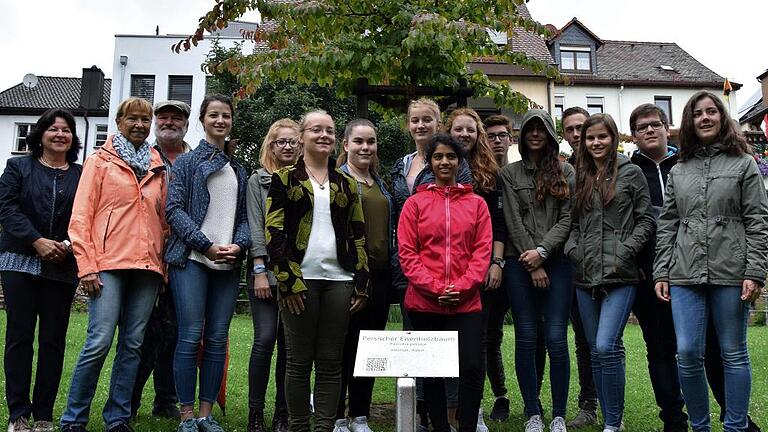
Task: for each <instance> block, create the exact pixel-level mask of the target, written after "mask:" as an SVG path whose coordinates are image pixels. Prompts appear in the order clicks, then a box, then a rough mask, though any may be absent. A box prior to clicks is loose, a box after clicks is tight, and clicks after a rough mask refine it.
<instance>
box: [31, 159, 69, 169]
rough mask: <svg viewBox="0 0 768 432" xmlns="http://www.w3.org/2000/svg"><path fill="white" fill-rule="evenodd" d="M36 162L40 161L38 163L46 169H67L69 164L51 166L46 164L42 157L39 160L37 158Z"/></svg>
mask: <svg viewBox="0 0 768 432" xmlns="http://www.w3.org/2000/svg"><path fill="white" fill-rule="evenodd" d="M37 160H38V161H40V163H41V164H43V165H44V166H47V167H48V168H51V169H66V168H68V167H69V162H64V164H63V165H59V166H53V165H51V164H49V163H48V162H46V161H45V158H44V157H43V156H40V157H39V158H37Z"/></svg>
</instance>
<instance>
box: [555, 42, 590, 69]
mask: <svg viewBox="0 0 768 432" xmlns="http://www.w3.org/2000/svg"><path fill="white" fill-rule="evenodd" d="M560 70H563V71H577V72H591V71H592V49H591V48H590V47H588V46H572V45H561V46H560Z"/></svg>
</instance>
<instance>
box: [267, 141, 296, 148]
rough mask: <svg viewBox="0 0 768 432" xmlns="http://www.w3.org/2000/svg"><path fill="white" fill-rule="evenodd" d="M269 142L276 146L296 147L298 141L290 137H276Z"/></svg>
mask: <svg viewBox="0 0 768 432" xmlns="http://www.w3.org/2000/svg"><path fill="white" fill-rule="evenodd" d="M270 144H272V145H273V146H276V147H283V148H285V147H296V146H297V145H298V144H299V142H298V141H297V140H292V139H276V140H274V141H272V142H271V143H270Z"/></svg>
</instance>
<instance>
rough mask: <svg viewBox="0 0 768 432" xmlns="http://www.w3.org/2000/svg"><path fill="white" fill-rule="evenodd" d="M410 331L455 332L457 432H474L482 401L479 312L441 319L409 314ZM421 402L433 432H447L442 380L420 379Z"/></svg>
mask: <svg viewBox="0 0 768 432" xmlns="http://www.w3.org/2000/svg"><path fill="white" fill-rule="evenodd" d="M409 315H410V319H411V323H412V324H413V329H414V330H429V331H445V330H454V331H458V332H459V407H458V414H457V417H458V420H459V432H475V430H476V427H477V411H478V410H479V409H480V400H481V399H482V397H483V381H484V380H485V371H484V370H483V368H484V362H483V356H482V355H478V354H479V353H481V351H482V349H483V338H482V334H483V314H482V312H476V313H465V314H454V315H443V314H435V313H425V312H409ZM424 399H425V403H426V408H427V412H428V413H429V419H430V420H431V421H432V425H433V427H434V430H435V432H448V431H449V430H450V427H449V426H448V417H447V413H446V404H445V384H444V379H443V378H424Z"/></svg>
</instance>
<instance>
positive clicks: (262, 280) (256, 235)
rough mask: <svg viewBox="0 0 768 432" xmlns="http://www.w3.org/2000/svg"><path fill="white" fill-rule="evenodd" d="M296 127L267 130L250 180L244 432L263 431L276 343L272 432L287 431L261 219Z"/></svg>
mask: <svg viewBox="0 0 768 432" xmlns="http://www.w3.org/2000/svg"><path fill="white" fill-rule="evenodd" d="M298 138H299V125H298V124H297V123H296V122H295V121H293V120H291V119H287V118H284V119H280V120H278V121H276V122H274V123H272V125H271V126H270V127H269V130H268V131H267V135H266V136H265V137H264V141H263V142H262V144H261V149H260V150H259V162H260V163H261V168H259V169H258V170H256V172H255V173H254V174H253V175H252V176H251V178H250V179H249V180H248V195H247V197H246V204H247V209H248V225H249V227H250V229H251V243H252V244H251V250H250V258H251V260H252V261H253V269H252V273H251V274H252V279H253V282H252V284H251V285H252V287H253V288H252V289H249V290H248V300H249V303H250V305H251V319H252V320H253V348H252V349H251V359H250V363H249V365H248V408H249V410H248V429H247V430H248V432H261V431H263V430H264V405H265V401H264V398H265V396H266V393H267V385H268V384H269V370H270V369H271V368H272V353H273V351H274V348H275V342H277V360H276V363H275V411H274V413H273V415H272V430H273V431H275V432H287V431H288V407H287V406H286V403H285V334H284V332H283V325H282V323H281V322H280V320H279V319H278V306H277V280H275V275H274V273H272V272H271V271H269V270H267V267H266V263H267V261H268V260H269V258H268V255H267V240H266V237H265V235H264V221H265V219H266V215H267V194H268V193H269V186H270V184H272V174H273V173H274V172H275V171H277V170H279V169H280V168H284V167H288V166H291V165H293V164H294V163H296V159H297V158H298V157H299V154H300V153H301V152H300V148H299V140H298Z"/></svg>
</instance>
